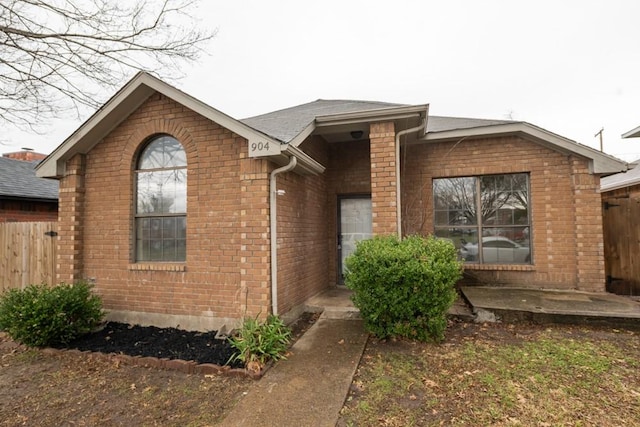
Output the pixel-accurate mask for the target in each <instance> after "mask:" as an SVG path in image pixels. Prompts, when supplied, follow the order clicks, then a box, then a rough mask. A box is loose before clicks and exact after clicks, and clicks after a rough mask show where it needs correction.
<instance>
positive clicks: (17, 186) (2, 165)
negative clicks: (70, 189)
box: [0, 150, 58, 222]
mask: <svg viewBox="0 0 640 427" xmlns="http://www.w3.org/2000/svg"><path fill="white" fill-rule="evenodd" d="M45 157H46V155H44V154H40V153H35V152H33V151H28V150H24V151H18V152H15V153H5V154H3V155H2V157H0V222H25V221H57V220H58V182H57V181H56V180H52V179H44V178H39V177H37V176H36V171H35V167H36V165H37V164H38V162H39V161H40V160H42V159H44V158H45Z"/></svg>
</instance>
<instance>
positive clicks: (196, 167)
mask: <svg viewBox="0 0 640 427" xmlns="http://www.w3.org/2000/svg"><path fill="white" fill-rule="evenodd" d="M625 169H626V164H624V163H622V162H620V161H619V160H617V159H615V158H612V157H610V156H607V155H605V154H602V153H600V152H598V151H596V150H593V149H591V148H588V147H585V146H582V145H579V144H577V143H575V142H573V141H570V140H567V139H565V138H562V137H560V136H558V135H555V134H553V133H551V132H548V131H546V130H544V129H541V128H538V127H536V126H533V125H530V124H527V123H522V122H513V121H490V120H476V119H463V118H452V117H435V116H429V115H428V105H397V104H388V103H381V102H362V101H340V100H318V101H315V102H311V103H308V104H304V105H300V106H296V107H292V108H289V109H285V110H280V111H276V112H272V113H269V114H265V115H261V116H257V117H252V118H249V119H245V120H236V119H233V118H231V117H229V116H227V115H225V114H223V113H222V112H220V111H218V110H216V109H214V108H212V107H210V106H208V105H206V104H204V103H202V102H200V101H198V100H197V99H195V98H193V97H191V96H189V95H187V94H185V93H183V92H181V91H179V90H177V89H176V88H174V87H172V86H170V85H168V84H166V83H164V82H162V81H160V80H157V79H155V78H153V77H151V76H149V75H147V74H144V73H141V74H138V75H137V76H136V77H134V78H133V79H132V80H131V81H130V82H129V83H127V84H126V85H125V86H124V87H123V88H122V89H121V90H120V91H119V92H118V93H116V94H115V95H114V97H113V98H111V100H109V101H108V102H107V103H106V104H105V105H104V106H103V107H102V108H101V109H100V110H99V111H97V112H96V113H95V114H94V115H93V116H92V117H91V118H89V120H87V122H85V123H84V124H83V125H82V126H81V127H80V128H79V129H78V130H77V131H76V132H75V133H74V134H73V135H71V136H70V137H69V138H68V139H67V140H66V141H64V142H63V143H62V144H61V145H60V146H59V147H58V148H57V149H56V150H55V151H54V152H53V153H52V154H51V155H50V156H49V157H48V158H47V159H46V160H45V161H44V162H43V163H42V164H41V165H40V166H39V167H38V174H39V176H43V177H55V178H58V179H60V219H59V221H60V224H59V248H58V264H59V265H58V274H59V280H64V281H73V280H79V279H87V280H91V281H94V282H95V283H96V288H97V290H98V292H99V293H100V294H101V295H102V296H103V300H104V304H105V307H106V308H108V309H109V310H110V317H111V318H113V319H117V320H122V321H128V322H138V323H147V324H157V325H160V326H163V325H174V326H175V325H180V326H181V327H183V328H187V329H218V328H220V327H221V326H222V325H225V324H226V325H232V324H235V323H236V322H237V320H238V319H241V318H242V317H244V316H254V315H257V314H261V315H266V314H267V313H269V312H273V313H277V314H279V315H283V316H285V317H295V316H296V315H297V314H298V313H299V312H300V310H301V309H302V308H303V306H304V302H305V301H306V300H307V299H308V298H309V297H311V296H313V295H314V294H317V293H319V292H321V291H323V290H325V289H327V288H328V287H331V286H335V285H339V284H340V283H341V281H342V268H343V267H342V265H343V260H344V258H345V257H346V256H347V255H348V254H349V253H350V252H351V251H352V250H353V248H354V245H355V242H356V241H358V240H360V239H363V238H367V237H370V236H371V235H375V234H387V233H400V234H403V235H406V234H410V233H423V234H426V233H435V234H436V235H438V236H440V237H442V238H447V239H450V240H451V241H452V242H454V244H455V245H456V246H457V247H458V250H459V252H460V254H461V257H463V258H465V259H466V261H467V262H466V271H467V272H468V273H469V274H473V275H474V276H475V277H476V279H477V280H479V281H483V282H487V283H491V284H512V285H513V284H516V285H519V286H528V287H544V288H558V289H580V290H588V291H604V269H603V263H604V260H603V243H602V212H601V205H600V195H599V193H598V187H599V182H600V176H602V175H607V174H611V173H615V172H619V171H622V170H625Z"/></svg>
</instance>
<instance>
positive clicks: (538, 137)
mask: <svg viewBox="0 0 640 427" xmlns="http://www.w3.org/2000/svg"><path fill="white" fill-rule="evenodd" d="M506 135H520V136H524V137H528V138H530V139H534V140H535V141H536V142H538V143H542V144H543V145H545V146H548V147H550V148H552V149H555V150H557V151H562V152H565V153H573V154H578V155H580V156H583V157H586V158H587V159H589V160H590V162H589V166H590V172H591V173H593V174H603V175H607V174H613V173H618V172H623V171H626V170H627V169H628V165H627V163H626V162H623V161H622V160H619V159H616V158H615V157H613V156H610V155H608V154H605V153H602V152H600V151H597V150H595V149H593V148H591V147H588V146H586V145H582V144H578V143H577V142H575V141H572V140H570V139H568V138H564V137H562V136H560V135H557V134H555V133H553V132H549V131H547V130H545V129H542V128H539V127H537V126H534V125H531V124H529V123H525V122H514V123H507V124H500V125H491V126H481V127H475V128H468V129H453V130H448V131H441V132H428V133H427V134H426V135H425V136H424V137H423V138H422V139H423V140H424V141H428V142H436V141H450V140H457V139H463V138H479V137H491V136H506Z"/></svg>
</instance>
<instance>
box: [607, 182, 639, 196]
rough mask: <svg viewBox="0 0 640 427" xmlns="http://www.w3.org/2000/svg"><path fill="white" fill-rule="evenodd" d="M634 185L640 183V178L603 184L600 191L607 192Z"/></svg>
mask: <svg viewBox="0 0 640 427" xmlns="http://www.w3.org/2000/svg"><path fill="white" fill-rule="evenodd" d="M634 185H640V179H632V180H629V181H622V182H617V183H615V184H613V185H601V186H600V192H601V193H607V192H609V191H615V190H620V189H621V188H627V187H632V186H634Z"/></svg>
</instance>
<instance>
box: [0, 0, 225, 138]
mask: <svg viewBox="0 0 640 427" xmlns="http://www.w3.org/2000/svg"><path fill="white" fill-rule="evenodd" d="M196 2H197V0H135V1H134V0H132V1H125V0H121V1H118V0H2V1H1V2H0V122H4V123H5V124H13V125H15V126H17V127H19V128H21V129H29V130H35V129H37V128H38V125H39V123H41V122H42V121H43V120H47V119H51V118H53V117H58V116H60V115H61V114H69V112H70V111H71V112H73V113H74V114H75V115H76V116H79V115H80V112H81V110H82V109H83V108H85V107H90V108H97V107H99V106H100V105H101V104H102V102H104V100H105V99H106V96H105V94H106V93H108V92H110V91H111V90H113V88H114V87H116V86H118V85H120V84H122V82H123V80H124V79H126V78H127V77H129V76H130V75H131V74H132V73H133V72H136V71H140V70H144V71H147V72H150V73H152V74H155V75H157V76H159V77H163V78H177V77H181V74H180V65H181V64H182V63H184V62H192V61H195V60H196V59H198V57H199V56H200V55H201V54H202V53H203V51H202V47H203V46H204V44H205V43H206V42H208V41H209V40H210V39H212V38H213V37H214V36H215V33H216V30H215V29H198V26H197V25H195V23H194V19H193V18H192V17H191V16H190V13H192V12H193V8H194V6H195V4H196ZM104 89H108V90H104ZM98 92H102V96H100V94H99V93H98Z"/></svg>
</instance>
